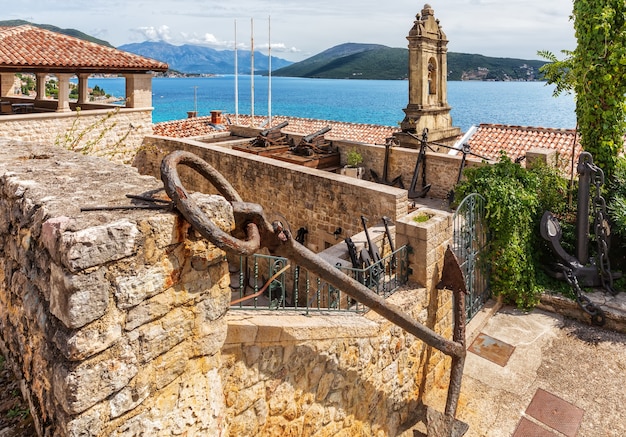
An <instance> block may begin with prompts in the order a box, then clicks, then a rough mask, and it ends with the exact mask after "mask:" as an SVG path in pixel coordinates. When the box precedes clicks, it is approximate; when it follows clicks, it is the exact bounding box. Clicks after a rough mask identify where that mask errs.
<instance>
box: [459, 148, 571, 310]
mask: <svg viewBox="0 0 626 437" xmlns="http://www.w3.org/2000/svg"><path fill="white" fill-rule="evenodd" d="M464 175H465V177H466V179H465V180H464V181H463V182H461V183H460V184H459V185H458V186H457V187H456V188H455V193H456V195H455V199H456V200H457V201H460V200H462V199H463V198H464V197H465V196H467V195H468V194H471V193H479V194H481V195H482V196H483V197H484V198H485V199H486V205H485V211H486V221H487V226H488V228H489V244H488V247H487V250H486V253H485V258H484V259H485V262H487V263H489V266H490V272H491V276H490V284H491V289H492V292H493V293H494V294H496V295H501V296H503V298H504V299H505V301H507V302H509V303H513V304H515V305H517V306H518V307H520V308H531V307H533V306H535V305H536V304H537V303H538V301H539V294H540V292H541V291H542V289H541V287H539V286H538V284H537V279H536V276H537V271H536V268H535V265H536V259H537V256H536V255H537V243H538V238H537V236H538V223H539V220H540V217H541V214H543V211H544V210H546V209H550V210H562V209H563V205H564V204H565V199H566V196H565V193H566V181H565V180H563V179H562V178H560V177H559V176H558V175H557V174H556V171H554V170H550V169H548V168H547V167H545V166H543V165H538V166H536V167H533V168H531V169H529V170H527V169H525V168H522V167H521V166H520V165H518V164H516V163H514V162H512V161H511V160H510V159H509V158H508V157H507V156H506V155H505V154H504V153H502V154H501V157H500V161H499V162H498V163H497V164H495V165H484V166H481V167H474V168H468V169H466V170H465V172H464Z"/></svg>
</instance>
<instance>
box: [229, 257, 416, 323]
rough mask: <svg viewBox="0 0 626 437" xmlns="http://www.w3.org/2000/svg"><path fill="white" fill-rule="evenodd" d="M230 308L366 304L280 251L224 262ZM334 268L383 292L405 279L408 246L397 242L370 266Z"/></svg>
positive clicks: (389, 291)
mask: <svg viewBox="0 0 626 437" xmlns="http://www.w3.org/2000/svg"><path fill="white" fill-rule="evenodd" d="M229 268H230V273H231V283H230V288H231V291H232V294H231V309H263V310H267V309H270V310H298V311H304V312H305V313H306V314H308V313H309V312H310V311H350V312H363V311H365V310H366V309H367V308H366V307H365V306H364V305H362V304H360V303H358V302H356V301H355V300H354V299H352V298H350V296H348V295H347V294H346V293H343V292H342V291H341V290H339V289H337V288H335V287H333V286H332V285H330V284H329V283H328V282H326V281H324V279H323V278H320V277H318V276H315V275H313V274H311V273H309V272H308V271H307V270H306V269H304V268H301V267H300V266H292V265H289V260H288V259H287V258H283V257H277V256H269V255H262V254H254V255H251V256H248V257H244V256H242V257H240V258H239V260H238V265H233V263H231V264H230V265H229ZM337 268H338V269H340V270H341V271H343V272H344V273H345V274H347V275H349V276H350V277H352V278H353V279H355V280H357V281H358V282H360V283H362V284H363V285H365V286H366V287H368V288H369V289H370V290H372V291H374V292H375V293H377V294H378V295H381V296H383V297H387V296H389V295H391V294H392V293H394V292H395V291H396V290H398V288H399V287H400V286H402V285H404V284H406V283H407V281H408V247H407V246H402V247H400V248H398V249H397V250H395V251H394V252H392V253H390V254H388V255H387V256H385V257H383V258H382V259H381V260H380V261H379V262H377V263H375V264H372V265H370V266H369V267H366V268H362V269H358V268H350V267H344V266H342V265H337Z"/></svg>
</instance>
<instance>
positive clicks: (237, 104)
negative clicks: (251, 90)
mask: <svg viewBox="0 0 626 437" xmlns="http://www.w3.org/2000/svg"><path fill="white" fill-rule="evenodd" d="M237 58H238V55H237V20H236V19H235V124H237V125H238V124H239V68H238V66H237V62H238V61H237Z"/></svg>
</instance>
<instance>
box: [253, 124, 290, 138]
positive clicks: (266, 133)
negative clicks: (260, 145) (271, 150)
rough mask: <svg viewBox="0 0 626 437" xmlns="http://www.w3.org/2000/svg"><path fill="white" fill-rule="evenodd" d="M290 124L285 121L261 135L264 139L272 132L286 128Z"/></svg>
mask: <svg viewBox="0 0 626 437" xmlns="http://www.w3.org/2000/svg"><path fill="white" fill-rule="evenodd" d="M288 124H289V122H288V121H283V122H282V123H280V124H277V125H276V126H273V127H270V128H268V129H265V130H263V131H261V132H259V135H261V136H262V137H266V136H268V135H269V133H270V132H273V131H277V130H281V129H282V128H284V127H285V126H287V125H288Z"/></svg>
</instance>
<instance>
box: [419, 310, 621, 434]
mask: <svg viewBox="0 0 626 437" xmlns="http://www.w3.org/2000/svg"><path fill="white" fill-rule="evenodd" d="M473 337H474V338H472V339H471V340H470V339H468V353H467V359H466V362H465V371H464V376H463V385H462V390H461V399H460V402H459V407H458V410H457V418H458V419H459V420H461V421H463V422H465V423H467V424H468V425H469V431H468V432H467V433H466V434H465V435H466V436H468V437H478V436H480V437H482V436H493V437H501V436H513V437H522V436H524V437H553V436H561V437H562V436H571V437H573V436H578V437H603V436H614V437H618V436H626V408H625V406H626V334H623V333H618V332H614V331H610V330H606V329H601V328H597V327H593V326H589V325H586V324H583V323H581V322H578V321H575V320H573V319H570V318H566V317H564V316H562V315H559V314H555V313H553V312H548V311H544V310H540V309H536V310H533V311H531V312H528V313H525V312H521V311H518V310H516V309H513V308H510V307H504V308H501V309H500V310H499V311H497V312H496V313H495V314H494V315H493V316H492V317H490V318H489V319H488V320H487V321H486V323H485V324H484V326H482V327H481V328H480V329H479V330H478V332H476V333H475V335H474V336H473ZM445 396H446V391H445V388H442V389H441V390H440V391H438V392H436V393H433V394H432V397H431V398H430V399H427V400H426V401H425V403H426V404H428V405H430V406H432V407H434V408H436V409H437V410H439V411H443V406H444V405H445ZM415 435H418V433H415Z"/></svg>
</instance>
